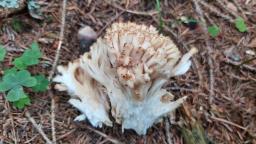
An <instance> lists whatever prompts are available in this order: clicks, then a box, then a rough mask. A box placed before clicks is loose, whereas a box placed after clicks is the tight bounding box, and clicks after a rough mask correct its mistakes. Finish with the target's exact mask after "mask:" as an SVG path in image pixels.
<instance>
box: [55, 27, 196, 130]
mask: <svg viewBox="0 0 256 144" xmlns="http://www.w3.org/2000/svg"><path fill="white" fill-rule="evenodd" d="M196 52H197V50H196V49H195V48H192V49H191V50H190V51H189V52H188V53H186V54H185V55H183V56H182V55H181V53H180V51H179V49H178V48H177V46H176V45H175V44H174V43H173V41H172V40H171V39H170V38H169V37H166V36H163V35H161V34H158V31H157V30H156V28H155V27H153V26H145V25H138V24H135V23H130V22H129V23H114V24H112V26H111V27H110V28H108V29H107V30H106V34H105V36H104V37H102V38H98V39H97V41H96V42H95V43H94V44H93V45H92V46H91V48H90V51H89V52H86V53H84V55H83V56H81V57H80V58H79V59H77V60H75V61H73V62H70V63H69V64H68V65H67V66H58V68H57V69H58V72H59V75H57V76H56V77H55V78H54V81H55V82H57V83H59V84H56V86H55V88H56V89H57V90H59V91H68V92H69V94H70V95H71V98H70V100H69V103H70V104H72V105H73V106H74V107H75V108H77V109H78V110H79V111H80V112H81V115H79V116H77V117H76V118H75V120H79V121H81V120H85V119H88V120H89V122H90V123H91V124H92V125H93V126H94V127H102V125H103V124H105V125H107V126H112V124H113V122H112V121H111V120H110V116H109V115H110V114H111V115H112V117H113V118H114V119H115V122H116V123H118V124H121V125H122V131H124V129H133V130H135V131H136V132H137V133H138V134H140V135H143V134H146V132H147V129H148V128H149V127H151V126H152V125H153V124H154V123H157V122H159V120H160V119H161V118H162V117H164V116H166V115H167V114H168V113H169V112H172V111H174V110H175V109H177V108H178V107H179V106H180V105H181V104H182V103H183V102H184V101H185V99H186V97H181V98H179V99H177V100H176V101H174V96H173V95H172V94H171V93H170V92H167V91H166V90H165V89H164V88H163V85H164V84H165V83H166V82H167V81H168V80H169V78H170V77H174V76H178V75H182V74H184V73H185V72H187V71H188V70H189V67H190V66H191V61H190V58H191V57H192V55H193V54H195V53H196Z"/></svg>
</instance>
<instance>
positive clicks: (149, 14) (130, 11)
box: [105, 0, 158, 16]
mask: <svg viewBox="0 0 256 144" xmlns="http://www.w3.org/2000/svg"><path fill="white" fill-rule="evenodd" d="M105 2H106V3H108V4H109V5H111V6H113V7H114V8H117V9H120V10H122V11H126V12H128V13H132V14H136V15H143V16H153V15H155V14H158V12H157V11H148V12H141V11H133V10H129V9H125V8H122V7H121V6H119V5H117V4H115V3H111V2H109V1H107V0H105Z"/></svg>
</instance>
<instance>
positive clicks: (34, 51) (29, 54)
mask: <svg viewBox="0 0 256 144" xmlns="http://www.w3.org/2000/svg"><path fill="white" fill-rule="evenodd" d="M41 56H42V53H41V52H40V49H39V45H38V43H36V42H33V43H32V44H31V46H30V49H26V50H25V52H24V53H23V54H22V56H21V57H18V58H16V59H15V60H14V62H13V64H14V65H15V67H17V68H18V69H26V68H27V67H28V66H31V65H36V64H38V63H39V58H41Z"/></svg>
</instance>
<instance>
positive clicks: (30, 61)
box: [0, 42, 49, 109]
mask: <svg viewBox="0 0 256 144" xmlns="http://www.w3.org/2000/svg"><path fill="white" fill-rule="evenodd" d="M3 49H4V48H3V47H1V46H0V57H1V56H2V59H4V55H5V53H6V51H5V50H3ZM41 56H42V54H41V52H40V49H39V45H38V44H37V43H36V42H33V43H32V44H31V46H30V48H29V49H26V50H25V51H24V53H23V54H22V55H21V56H20V57H18V58H15V59H14V61H13V62H12V63H13V64H14V67H12V68H9V69H6V70H5V71H4V75H3V77H2V80H1V81H0V92H5V93H7V95H6V99H7V100H8V101H9V102H12V103H13V105H14V106H15V107H17V108H19V109H22V108H24V107H25V106H26V105H29V104H30V98H29V95H28V94H26V93H25V91H24V88H31V89H32V90H33V91H34V92H43V91H45V90H46V89H47V87H48V84H49V81H48V80H47V79H46V78H45V76H44V75H41V74H40V75H36V76H31V74H30V72H29V71H28V70H26V69H27V68H28V66H32V65H36V64H38V63H39V58H41Z"/></svg>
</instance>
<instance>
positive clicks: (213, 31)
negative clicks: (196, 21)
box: [208, 25, 220, 37]
mask: <svg viewBox="0 0 256 144" xmlns="http://www.w3.org/2000/svg"><path fill="white" fill-rule="evenodd" d="M208 32H209V34H210V36H212V37H216V36H218V35H219V33H220V29H219V27H218V26H217V25H212V26H210V27H208Z"/></svg>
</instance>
